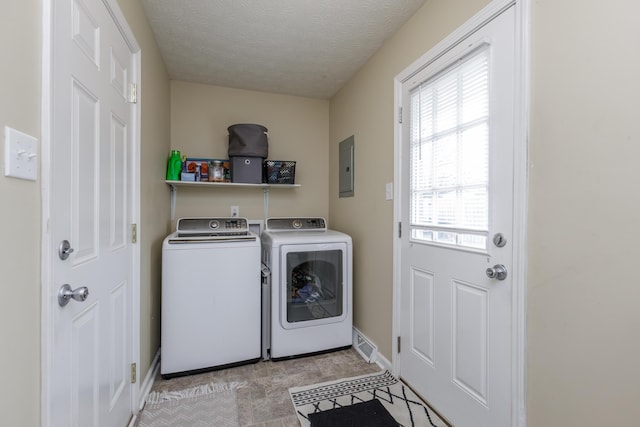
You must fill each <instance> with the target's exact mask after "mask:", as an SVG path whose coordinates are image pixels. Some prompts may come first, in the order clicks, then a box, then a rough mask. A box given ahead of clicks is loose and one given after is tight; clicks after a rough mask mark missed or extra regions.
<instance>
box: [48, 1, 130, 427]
mask: <svg viewBox="0 0 640 427" xmlns="http://www.w3.org/2000/svg"><path fill="white" fill-rule="evenodd" d="M95 1H102V2H103V4H104V5H105V7H106V8H107V11H108V12H109V14H110V15H111V17H112V19H113V21H114V22H115V24H116V27H117V28H118V30H119V31H120V34H121V35H122V37H123V38H124V40H125V43H126V44H127V46H128V47H129V51H130V52H131V55H132V64H131V65H132V66H131V71H132V73H131V74H132V75H131V83H134V84H136V85H137V102H136V103H134V104H132V107H133V108H132V116H131V122H130V125H131V127H132V129H131V134H132V140H131V149H130V150H131V152H130V155H131V162H130V165H129V167H130V168H131V169H133V170H130V171H129V173H130V176H131V180H130V182H129V192H130V197H129V198H130V202H131V211H132V212H131V214H132V222H133V223H134V224H138V243H137V244H134V245H133V246H132V248H131V260H130V261H131V272H130V274H131V287H132V289H131V312H130V313H129V314H130V316H131V327H132V331H131V341H132V342H131V355H130V356H131V361H132V363H135V364H136V366H137V367H138V368H139V367H140V243H139V242H140V235H141V233H140V227H139V225H140V167H139V166H140V117H141V115H140V101H141V96H140V95H141V94H140V92H141V74H142V73H141V70H142V68H141V49H140V46H139V44H138V42H137V40H136V38H135V36H134V34H133V31H131V28H130V27H129V24H128V22H127V20H126V19H125V17H124V15H123V14H122V11H121V10H120V7H119V6H118V3H117V0H95ZM55 2H56V0H45V1H43V2H42V75H41V78H42V99H41V114H42V116H41V127H42V129H41V141H42V146H41V163H40V164H41V177H40V180H41V204H42V206H41V208H42V213H41V219H42V222H41V230H40V235H41V249H40V278H41V279H40V281H41V291H40V295H41V304H40V370H41V374H40V377H41V382H40V425H41V426H43V427H49V426H51V416H50V413H49V401H50V400H51V387H52V384H51V381H50V376H51V369H52V366H51V363H52V360H51V355H50V352H51V350H52V349H53V342H52V340H53V337H54V331H53V326H54V322H53V320H54V315H53V309H52V307H53V306H52V304H55V301H57V293H56V292H55V286H54V285H55V284H54V283H53V277H52V274H53V269H52V262H53V259H54V256H55V254H52V253H51V249H50V248H51V247H52V241H51V232H50V231H51V230H50V229H49V220H50V218H51V183H52V172H51V157H52V156H51V155H52V149H51V147H52V145H53V144H54V141H53V137H52V125H53V123H52V119H53V114H52V102H53V97H52V94H53V83H52V81H53V51H54V48H55V46H53V31H54V22H53V17H54V7H55ZM137 377H138V378H137V381H136V382H135V383H133V384H131V410H132V414H133V415H135V413H136V412H137V409H138V408H139V394H140V373H139V372H138V373H137ZM51 427H53V426H51Z"/></svg>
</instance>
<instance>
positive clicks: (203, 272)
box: [160, 218, 261, 378]
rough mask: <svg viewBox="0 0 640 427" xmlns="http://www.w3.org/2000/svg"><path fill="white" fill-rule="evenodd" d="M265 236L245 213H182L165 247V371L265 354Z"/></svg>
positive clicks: (168, 373)
mask: <svg viewBox="0 0 640 427" xmlns="http://www.w3.org/2000/svg"><path fill="white" fill-rule="evenodd" d="M260 307H261V290H260V240H259V238H258V236H257V235H256V234H255V233H252V232H251V231H249V226H248V222H247V220H246V219H245V218H181V219H179V220H178V224H177V227H176V232H175V233H172V234H171V235H169V236H167V238H165V240H164V243H163V245H162V331H161V340H162V341H161V359H160V373H161V374H162V376H163V377H167V378H168V377H173V376H179V375H185V374H190V373H197V372H202V371H206V370H211V369H217V368H223V367H229V366H233V365H237V364H242V363H250V362H256V361H258V360H260V356H261V346H260V339H261V326H260V323H261V316H260Z"/></svg>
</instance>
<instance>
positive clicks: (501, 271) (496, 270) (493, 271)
mask: <svg viewBox="0 0 640 427" xmlns="http://www.w3.org/2000/svg"><path fill="white" fill-rule="evenodd" d="M487 277H488V278H489V279H498V280H504V279H506V278H507V267H505V266H504V265H502V264H496V265H494V266H493V267H489V268H487Z"/></svg>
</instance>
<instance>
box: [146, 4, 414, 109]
mask: <svg viewBox="0 0 640 427" xmlns="http://www.w3.org/2000/svg"><path fill="white" fill-rule="evenodd" d="M424 1H425V0H141V2H142V5H143V7H144V11H145V14H146V16H147V18H148V19H149V22H150V23H151V28H152V30H153V32H154V35H155V38H156V41H157V43H158V45H159V46H160V51H161V52H162V56H163V58H164V61H165V64H166V66H167V69H168V72H169V76H170V78H172V79H175V80H184V81H191V82H199V83H207V84H213V85H218V86H226V87H234V88H241V89H249V90H258V91H264V92H274V93H283V94H290V95H298V96H306V97H313V98H330V97H331V96H333V95H334V94H335V93H336V92H337V91H338V90H339V89H340V88H341V87H342V86H343V85H344V84H345V83H346V82H347V81H348V80H349V79H350V78H351V77H352V76H353V75H354V74H355V73H356V72H357V71H358V69H359V68H360V67H362V66H363V65H364V64H365V63H366V61H367V60H368V59H369V58H370V57H371V55H373V54H374V53H375V52H376V50H378V48H380V46H382V44H383V42H384V41H385V40H386V39H387V38H389V37H390V36H391V35H393V33H394V32H395V31H396V30H397V29H398V28H400V27H401V26H402V25H403V24H404V23H405V22H406V21H407V20H408V19H409V18H410V17H411V15H413V13H414V12H415V11H416V10H417V9H418V8H419V7H420V6H422V4H423V3H424Z"/></svg>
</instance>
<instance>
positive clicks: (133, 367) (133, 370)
mask: <svg viewBox="0 0 640 427" xmlns="http://www.w3.org/2000/svg"><path fill="white" fill-rule="evenodd" d="M136 368H137V366H136V364H135V363H132V364H131V384H135V382H136V381H137V377H138V376H137V372H136V371H137V369H136Z"/></svg>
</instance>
